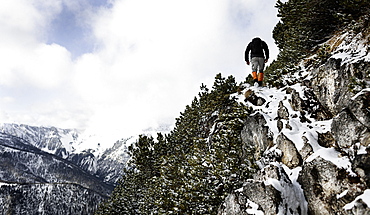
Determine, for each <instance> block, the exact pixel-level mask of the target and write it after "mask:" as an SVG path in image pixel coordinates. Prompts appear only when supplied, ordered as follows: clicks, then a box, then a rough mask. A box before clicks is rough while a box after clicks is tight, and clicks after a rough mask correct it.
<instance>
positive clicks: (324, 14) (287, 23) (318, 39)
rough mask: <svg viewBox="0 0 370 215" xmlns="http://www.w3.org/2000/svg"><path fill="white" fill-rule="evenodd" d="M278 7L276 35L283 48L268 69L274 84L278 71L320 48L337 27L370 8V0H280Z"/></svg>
mask: <svg viewBox="0 0 370 215" xmlns="http://www.w3.org/2000/svg"><path fill="white" fill-rule="evenodd" d="M276 7H277V8H278V17H280V21H279V23H278V24H277V25H276V26H275V28H274V30H273V38H274V39H275V43H276V44H277V46H278V48H279V51H280V52H279V55H278V59H277V60H276V61H274V62H273V63H272V64H271V65H270V67H268V68H267V69H266V73H268V74H269V75H268V76H267V77H268V78H269V79H270V80H268V82H270V84H272V85H274V84H275V81H276V80H277V78H278V76H279V75H282V74H284V73H287V72H290V71H291V70H296V64H297V63H298V62H299V61H300V60H301V59H303V58H304V57H306V56H308V55H310V54H312V53H315V52H317V51H318V45H320V44H322V43H323V42H325V41H326V40H327V39H329V38H330V37H331V36H332V35H333V34H334V33H335V32H336V31H338V30H341V29H342V28H343V27H345V26H347V25H348V24H349V23H350V22H351V21H353V20H357V19H359V17H361V16H363V15H366V14H369V12H370V2H369V0H325V1H323V0H289V1H287V2H282V1H281V0H278V1H277V4H276ZM276 75H277V76H276Z"/></svg>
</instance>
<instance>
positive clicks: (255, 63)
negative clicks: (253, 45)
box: [251, 57, 259, 82]
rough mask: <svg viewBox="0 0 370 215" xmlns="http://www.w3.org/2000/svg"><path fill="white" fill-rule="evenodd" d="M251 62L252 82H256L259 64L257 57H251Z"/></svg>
mask: <svg viewBox="0 0 370 215" xmlns="http://www.w3.org/2000/svg"><path fill="white" fill-rule="evenodd" d="M251 64H252V78H253V81H254V82H257V81H258V76H257V69H258V66H259V62H258V59H257V58H256V57H254V58H252V59H251Z"/></svg>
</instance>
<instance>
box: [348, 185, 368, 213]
mask: <svg viewBox="0 0 370 215" xmlns="http://www.w3.org/2000/svg"><path fill="white" fill-rule="evenodd" d="M360 199H361V200H362V201H363V202H364V203H365V204H366V205H367V207H370V189H367V190H365V192H364V193H363V194H362V195H359V196H357V197H356V199H355V200H353V201H352V202H350V203H348V204H346V205H345V206H344V207H343V208H344V209H345V210H351V209H352V208H353V207H354V206H355V204H356V202H357V201H358V200H360Z"/></svg>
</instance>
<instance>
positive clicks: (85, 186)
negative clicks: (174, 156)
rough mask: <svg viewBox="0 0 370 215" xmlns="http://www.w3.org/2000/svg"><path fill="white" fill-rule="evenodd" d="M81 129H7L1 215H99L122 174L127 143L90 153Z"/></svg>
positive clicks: (1, 161) (0, 151) (2, 136)
mask: <svg viewBox="0 0 370 215" xmlns="http://www.w3.org/2000/svg"><path fill="white" fill-rule="evenodd" d="M78 135H79V133H78V132H77V131H76V130H69V129H58V128H54V127H51V128H47V127H35V126H28V125H16V124H3V125H2V126H1V132H0V182H1V183H0V205H1V209H2V210H0V211H1V212H0V214H93V212H94V211H95V210H96V209H97V206H98V205H99V204H100V203H101V202H102V201H103V200H104V199H106V198H107V197H108V196H109V195H110V193H111V192H112V191H113V188H114V186H115V184H116V182H117V180H118V179H119V178H120V176H121V174H122V172H121V171H122V169H123V166H124V165H125V162H126V160H127V159H128V155H127V153H126V145H125V144H126V143H127V140H121V141H117V142H116V143H115V144H114V145H113V146H112V147H111V148H109V147H108V148H106V149H102V148H99V146H100V144H99V143H96V144H95V145H96V146H97V147H96V148H95V149H91V148H84V145H89V144H86V143H83V142H82V141H83V140H81V139H79V137H78Z"/></svg>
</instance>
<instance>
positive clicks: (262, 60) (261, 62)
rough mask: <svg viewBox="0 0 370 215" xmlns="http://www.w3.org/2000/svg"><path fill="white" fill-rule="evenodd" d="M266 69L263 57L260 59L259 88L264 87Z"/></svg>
mask: <svg viewBox="0 0 370 215" xmlns="http://www.w3.org/2000/svg"><path fill="white" fill-rule="evenodd" d="M264 68H265V59H263V58H262V57H259V58H258V78H257V79H258V85H259V86H262V82H263V77H264V74H263V70H264Z"/></svg>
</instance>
